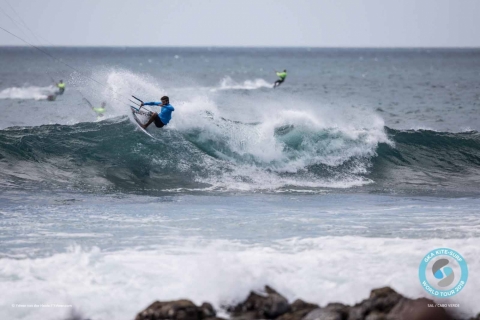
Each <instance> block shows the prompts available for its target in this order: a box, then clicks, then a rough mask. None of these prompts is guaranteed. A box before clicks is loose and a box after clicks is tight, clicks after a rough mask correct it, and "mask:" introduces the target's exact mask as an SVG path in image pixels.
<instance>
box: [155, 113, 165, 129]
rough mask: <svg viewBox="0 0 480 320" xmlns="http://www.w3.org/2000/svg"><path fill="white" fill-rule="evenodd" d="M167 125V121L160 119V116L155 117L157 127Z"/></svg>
mask: <svg viewBox="0 0 480 320" xmlns="http://www.w3.org/2000/svg"><path fill="white" fill-rule="evenodd" d="M164 125H165V123H163V122H162V120H160V116H156V117H155V127H157V128H162V127H163V126H164Z"/></svg>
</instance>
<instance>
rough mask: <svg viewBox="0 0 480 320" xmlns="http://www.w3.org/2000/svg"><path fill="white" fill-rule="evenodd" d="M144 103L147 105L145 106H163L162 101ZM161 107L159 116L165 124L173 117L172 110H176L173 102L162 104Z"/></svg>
mask: <svg viewBox="0 0 480 320" xmlns="http://www.w3.org/2000/svg"><path fill="white" fill-rule="evenodd" d="M143 105H145V106H161V105H162V103H161V102H145V103H144V104H143ZM161 109H162V110H161V111H160V113H159V114H158V117H159V118H160V120H162V122H163V124H167V123H169V122H170V120H171V119H172V112H173V111H175V109H174V108H173V106H172V105H171V104H167V105H165V106H162V107H161Z"/></svg>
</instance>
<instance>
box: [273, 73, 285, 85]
mask: <svg viewBox="0 0 480 320" xmlns="http://www.w3.org/2000/svg"><path fill="white" fill-rule="evenodd" d="M275 73H276V74H277V76H278V77H279V78H280V79H278V80H277V81H275V83H274V84H273V88H274V89H275V88H276V87H278V86H279V85H281V84H282V82H283V81H285V78H286V77H287V70H283V72H278V71H275Z"/></svg>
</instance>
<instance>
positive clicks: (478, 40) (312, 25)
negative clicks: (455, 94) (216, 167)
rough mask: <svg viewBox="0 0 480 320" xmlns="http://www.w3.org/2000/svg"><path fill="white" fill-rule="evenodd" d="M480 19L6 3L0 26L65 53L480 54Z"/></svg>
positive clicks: (185, 3) (411, 1) (378, 1)
mask: <svg viewBox="0 0 480 320" xmlns="http://www.w3.org/2000/svg"><path fill="white" fill-rule="evenodd" d="M479 16H480V1H479V0H324V1H322V0H197V1H195V0H169V1H164V0H136V1H128V0H0V27H2V28H5V29H7V30H8V31H10V32H12V33H14V34H16V35H17V36H19V37H21V38H24V39H25V40H27V41H28V42H31V43H33V44H35V45H60V46H262V47H263V46H265V47H290V46H292V47H480V36H479V35H478V31H479V30H480V18H479ZM25 25H26V26H25ZM27 27H28V28H29V29H30V30H29V29H28V28H27ZM0 45H24V43H23V42H21V41H20V40H18V39H16V38H14V37H13V36H11V35H9V34H8V33H6V32H4V31H3V30H0Z"/></svg>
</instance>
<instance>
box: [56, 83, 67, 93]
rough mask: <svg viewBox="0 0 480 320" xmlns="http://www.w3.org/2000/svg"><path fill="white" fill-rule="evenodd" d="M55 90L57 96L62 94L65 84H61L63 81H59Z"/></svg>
mask: <svg viewBox="0 0 480 320" xmlns="http://www.w3.org/2000/svg"><path fill="white" fill-rule="evenodd" d="M57 88H58V92H57V94H63V92H64V91H65V83H64V82H63V80H60V82H59V83H57Z"/></svg>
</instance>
